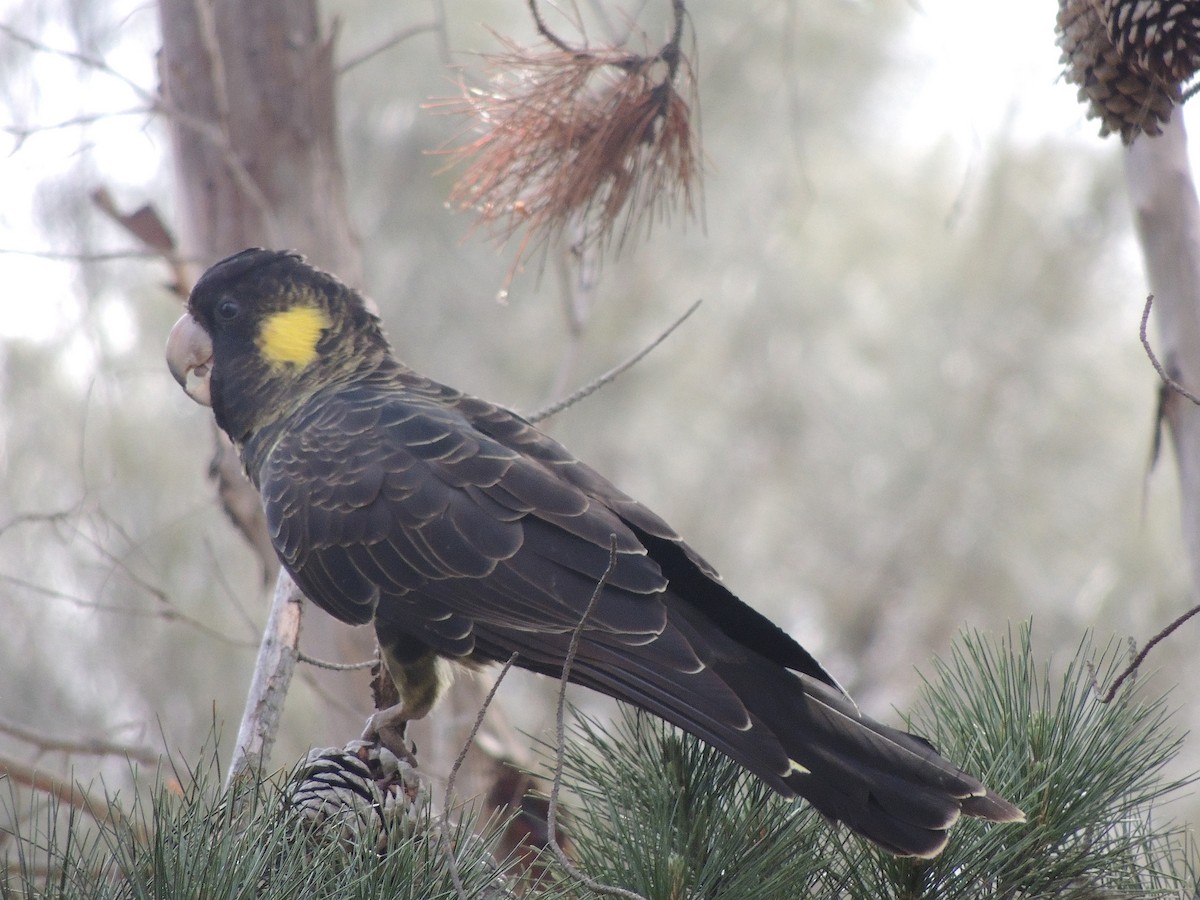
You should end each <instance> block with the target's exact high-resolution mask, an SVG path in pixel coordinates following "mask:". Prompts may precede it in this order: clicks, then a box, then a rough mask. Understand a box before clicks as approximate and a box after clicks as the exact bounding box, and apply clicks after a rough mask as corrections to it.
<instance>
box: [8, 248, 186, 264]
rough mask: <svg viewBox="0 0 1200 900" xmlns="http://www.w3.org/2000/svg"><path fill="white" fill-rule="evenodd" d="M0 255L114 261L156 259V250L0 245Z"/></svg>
mask: <svg viewBox="0 0 1200 900" xmlns="http://www.w3.org/2000/svg"><path fill="white" fill-rule="evenodd" d="M0 255H4V256H30V257H33V258H34V259H48V260H51V261H53V262H77V263H96V262H115V261H118V260H126V259H158V257H159V256H161V255H162V254H160V253H159V252H158V251H157V250H110V251H102V252H99V253H67V252H62V251H58V250H22V249H20V248H18V247H0Z"/></svg>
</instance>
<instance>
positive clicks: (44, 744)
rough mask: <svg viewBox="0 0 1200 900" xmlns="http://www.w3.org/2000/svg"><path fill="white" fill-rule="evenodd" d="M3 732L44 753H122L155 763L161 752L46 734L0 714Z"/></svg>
mask: <svg viewBox="0 0 1200 900" xmlns="http://www.w3.org/2000/svg"><path fill="white" fill-rule="evenodd" d="M0 733H4V734H7V735H11V736H12V737H15V738H17V739H18V740H21V741H25V742H26V743H29V744H33V745H34V746H35V747H37V749H38V750H39V751H41V752H42V753H66V754H68V755H86V756H123V757H125V758H127V759H131V760H136V761H137V762H143V763H146V764H147V765H151V766H156V765H158V764H159V763H160V762H161V761H162V755H161V754H159V753H158V752H156V751H154V750H151V749H149V748H147V747H131V746H129V745H127V744H119V743H116V742H114V741H106V740H104V739H103V738H60V737H55V736H53V735H49V734H44V733H42V732H40V731H36V730H34V729H32V728H29V727H27V726H25V725H21V724H19V723H17V722H13V721H10V720H8V719H3V718H0Z"/></svg>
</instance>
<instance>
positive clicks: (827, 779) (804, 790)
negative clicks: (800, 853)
mask: <svg viewBox="0 0 1200 900" xmlns="http://www.w3.org/2000/svg"><path fill="white" fill-rule="evenodd" d="M754 668H757V667H756V666H754V665H753V664H750V665H746V664H743V665H739V666H737V668H736V670H735V671H733V672H729V671H726V672H720V673H719V674H721V675H722V676H723V677H724V678H725V680H726V681H727V683H729V684H730V686H731V687H733V688H734V690H735V691H736V692H737V693H738V695H739V696H740V697H741V698H742V700H743V702H744V703H745V704H746V706H747V708H748V709H749V711H750V713H751V719H752V721H753V722H754V725H753V727H752V728H751V729H750V730H749V731H746V732H743V733H742V735H743V740H744V741H745V742H747V743H748V744H749V745H750V746H753V745H755V744H758V743H760V742H762V741H763V740H764V738H765V737H766V735H764V734H762V733H761V732H760V733H759V734H757V735H755V734H754V732H756V731H759V729H762V730H763V731H766V732H769V733H770V735H771V736H773V737H774V738H775V739H776V740H777V741H778V743H779V745H780V746H781V747H782V749H783V752H784V754H785V756H786V759H787V761H786V766H787V769H786V771H783V770H781V769H782V767H777V768H776V769H775V770H774V771H763V770H761V769H758V768H755V767H754V766H749V765H748V764H747V763H743V764H746V765H748V767H749V768H750V769H751V771H755V773H756V774H757V775H759V777H761V778H763V779H764V780H765V781H766V782H767V783H768V784H770V785H771V786H772V787H774V788H775V789H776V790H778V791H780V793H783V794H791V793H795V794H799V795H800V796H801V797H804V798H805V799H806V800H808V801H809V802H810V803H811V804H812V805H813V806H815V807H816V808H817V809H818V810H820V811H821V812H822V813H824V814H825V815H826V816H829V817H830V818H832V819H836V820H838V821H841V822H845V823H846V825H848V826H849V827H850V828H852V829H854V830H855V831H857V832H859V833H860V834H862V835H864V836H865V837H868V838H870V839H871V840H873V841H875V842H876V843H878V844H880V845H881V846H882V847H884V848H886V849H887V850H890V851H891V852H893V853H897V854H900V855H904V856H920V857H932V856H936V855H937V854H938V853H940V852H941V851H942V848H943V847H945V845H946V841H947V839H948V837H949V829H950V828H951V826H953V825H954V823H955V822H957V821H958V819H959V817H960V816H964V815H965V816H972V817H976V818H981V819H987V820H990V821H993V822H1023V821H1024V820H1025V815H1024V813H1022V812H1021V810H1020V809H1018V808H1017V807H1016V806H1014V805H1013V804H1011V803H1009V802H1008V801H1007V800H1005V799H1004V798H1002V797H1000V796H999V795H998V794H996V793H994V792H993V791H991V790H989V789H988V788H986V787H985V786H984V785H983V784H982V783H981V782H980V781H979V780H978V779H977V778H974V777H973V776H971V775H968V774H967V773H966V772H963V771H962V770H961V769H959V768H958V767H957V766H955V765H954V764H953V763H951V762H950V761H949V760H947V759H945V758H944V757H942V756H941V755H940V754H939V753H938V751H937V750H936V749H935V748H934V747H933V745H932V744H930V743H929V742H928V741H926V740H925V739H924V738H921V737H918V736H916V735H912V734H908V733H907V732H904V731H900V730H898V729H895V728H891V727H889V726H887V725H883V724H882V723H880V722H876V721H874V720H873V719H871V718H868V717H867V716H864V715H863V714H862V713H861V712H859V710H858V708H857V707H856V706H855V705H854V703H853V701H852V700H850V698H849V697H847V696H845V695H844V694H842V693H840V692H838V691H837V690H836V689H834V688H831V687H829V686H828V685H825V684H823V683H821V682H819V681H816V680H815V679H812V678H809V677H808V676H806V675H797V674H795V673H792V672H788V671H786V670H782V671H781V670H779V669H778V668H777V667H773V666H771V665H770V664H769V663H768V664H764V665H762V666H761V668H760V670H759V671H758V672H757V673H754V672H753V671H752V670H753V669H754ZM748 676H750V678H751V680H748V678H747V677H748ZM729 737H730V738H733V740H731V741H730V744H731V746H730V747H729V749H727V750H726V752H728V753H729V754H730V755H731V756H733V757H734V758H735V759H739V761H741V760H740V757H744V756H747V755H748V754H747V753H746V752H745V751H744V750H741V749H740V748H739V747H738V746H737V743H738V742H737V740H736V736H734V735H730V736H729ZM768 742H769V741H768ZM757 755H761V750H759V751H758V754H757Z"/></svg>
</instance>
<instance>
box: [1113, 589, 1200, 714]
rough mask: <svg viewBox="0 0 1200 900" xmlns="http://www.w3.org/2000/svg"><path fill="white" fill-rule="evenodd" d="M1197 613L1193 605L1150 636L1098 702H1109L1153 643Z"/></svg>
mask: <svg viewBox="0 0 1200 900" xmlns="http://www.w3.org/2000/svg"><path fill="white" fill-rule="evenodd" d="M1197 613H1200V605H1197V606H1193V607H1192V608H1191V609H1189V610H1188V611H1187V612H1185V613H1184V614H1183V615H1181V616H1179V617H1178V618H1176V619H1175V620H1174V621H1173V622H1171V624H1169V625H1167V627H1166V628H1164V629H1162V631H1160V632H1158V634H1156V635H1154V637H1152V638H1150V640H1149V641H1147V642H1146V646H1145V647H1143V648H1142V649H1141V652H1139V653H1138V654H1137V655H1136V656H1135V657H1134V658H1133V661H1132V662H1131V663H1130V664H1129V665H1128V666H1126V667H1125V669H1124V670H1123V671H1122V672H1121V674H1120V675H1118V676H1117V678H1116V680H1115V681H1114V682H1113V683H1112V685H1111V686H1110V687H1109V689H1108V691H1107V692H1106V693H1105V694H1104V696H1103V697H1101V698H1100V702H1101V703H1111V702H1112V700H1113V698H1114V697H1116V696H1117V691H1119V690H1120V689H1121V685H1122V684H1124V683H1125V681H1126V679H1128V678H1129V677H1130V676H1131V675H1133V674H1134V673H1136V672H1137V670H1138V669H1139V668H1141V665H1142V663H1144V662H1145V661H1146V657H1147V656H1149V655H1150V651H1151V650H1153V649H1154V647H1155V645H1157V644H1158V643H1160V642H1161V641H1163V640H1165V639H1166V638H1168V637H1170V636H1171V635H1172V634H1174V633H1175V632H1176V631H1177V630H1179V627H1180V626H1181V625H1183V624H1184V623H1185V622H1187V620H1188V619H1190V618H1192V617H1193V616H1194V615H1196V614H1197Z"/></svg>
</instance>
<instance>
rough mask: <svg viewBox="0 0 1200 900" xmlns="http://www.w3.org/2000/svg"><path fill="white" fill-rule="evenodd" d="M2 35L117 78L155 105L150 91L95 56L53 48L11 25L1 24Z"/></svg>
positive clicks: (30, 47) (33, 48)
mask: <svg viewBox="0 0 1200 900" xmlns="http://www.w3.org/2000/svg"><path fill="white" fill-rule="evenodd" d="M0 34H4V35H7V36H8V37H9V38H10V39H11V40H14V41H16V42H17V43H18V44H23V45H24V46H26V47H28V48H29V49H30V50H35V51H37V52H38V53H48V54H50V55H51V56H61V57H63V58H64V59H69V60H71V61H72V62H75V63H78V64H79V65H81V66H84V67H85V68H88V69H94V70H95V71H97V72H102V73H103V74H105V75H109V76H111V77H112V78H115V79H116V80H117V81H120V82H121V83H123V84H124V85H125V86H126V87H128V88H129V89H130V90H132V91H133V92H134V93H135V94H137V96H138V97H139V98H141V99H142V100H145V101H147V102H148V103H150V104H154V102H155V97H154V95H153V94H152V93H151V92H150V91H148V90H146V89H145V88H144V87H142V86H141V85H140V84H138V83H137V82H136V81H134V80H133V79H132V78H130V77H129V76H128V75H125V74H123V73H121V72H119V71H118V70H116V69H114V68H113V67H112V66H110V65H109V64H108V63H106V62H105V61H104V60H103V59H100V58H98V57H95V56H88V55H87V54H86V53H80V52H79V51H77V50H67V49H65V48H62V47H51V46H50V45H49V44H45V43H42V42H41V41H39V40H37V39H36V38H32V37H30V36H29V35H27V34H23V33H21V32H20V31H18V30H17V29H15V28H13V27H12V26H11V25H6V24H4V23H3V22H0Z"/></svg>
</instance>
